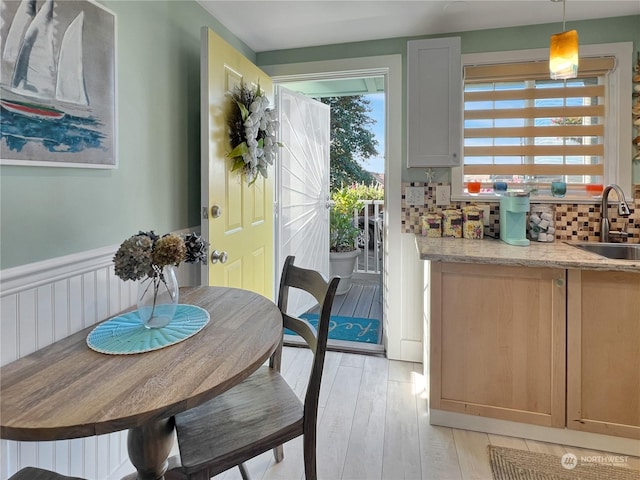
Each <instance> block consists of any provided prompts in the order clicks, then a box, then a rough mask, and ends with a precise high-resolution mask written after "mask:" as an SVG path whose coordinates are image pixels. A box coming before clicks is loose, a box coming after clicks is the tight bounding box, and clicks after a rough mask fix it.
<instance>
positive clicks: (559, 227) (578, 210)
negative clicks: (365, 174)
mask: <svg viewBox="0 0 640 480" xmlns="http://www.w3.org/2000/svg"><path fill="white" fill-rule="evenodd" d="M439 185H442V184H439ZM406 187H424V190H425V195H424V205H408V204H407V203H406V201H405V193H404V192H405V189H406ZM435 191H436V184H434V183H432V184H427V183H423V182H412V183H403V184H402V203H401V206H402V231H403V232H404V233H420V232H421V225H420V219H421V218H422V215H424V214H425V213H427V212H440V211H442V210H444V209H446V208H456V209H461V208H462V207H464V206H466V205H471V204H474V205H487V203H486V202H481V201H478V202H453V203H452V204H451V205H449V206H446V207H440V206H436V194H435ZM610 198H611V199H612V200H615V195H612V196H611V197H610ZM627 203H628V204H629V208H630V210H631V215H630V216H629V217H626V218H625V217H619V216H618V211H617V207H616V206H615V205H613V206H610V207H609V219H610V221H611V230H626V232H627V233H628V234H629V238H628V239H627V242H629V243H640V185H635V186H634V198H633V199H627ZM488 205H489V212H490V215H489V225H488V226H485V231H484V233H485V235H486V236H488V237H496V238H497V237H499V233H500V225H499V218H500V205H499V203H496V202H493V203H488ZM545 206H547V205H545ZM553 207H554V210H555V228H556V240H576V241H585V240H586V241H598V240H599V239H600V204H599V203H598V204H597V205H593V204H588V205H582V204H571V203H558V204H555V205H553ZM535 209H536V203H535V199H534V200H533V201H532V202H531V210H534V211H535Z"/></svg>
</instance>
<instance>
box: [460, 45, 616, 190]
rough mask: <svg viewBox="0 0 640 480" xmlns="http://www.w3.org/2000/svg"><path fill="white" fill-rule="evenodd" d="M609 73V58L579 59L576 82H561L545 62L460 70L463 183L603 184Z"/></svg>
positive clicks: (572, 80)
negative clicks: (521, 179)
mask: <svg viewBox="0 0 640 480" xmlns="http://www.w3.org/2000/svg"><path fill="white" fill-rule="evenodd" d="M613 68H615V59H614V58H613V57H600V58H581V59H580V67H579V76H578V78H576V79H571V80H566V81H563V80H551V79H550V78H549V71H548V64H547V63H546V62H521V63H508V64H495V65H472V66H466V67H465V68H464V85H465V92H464V106H465V109H464V124H465V125H464V139H465V142H464V166H463V169H464V176H465V177H469V176H474V177H476V178H478V177H479V178H480V179H481V180H483V181H484V180H486V181H490V180H493V179H495V178H496V177H500V178H501V179H503V180H504V179H506V180H509V179H510V177H514V180H515V176H523V175H524V176H531V177H537V179H539V180H542V181H544V177H550V176H554V177H557V176H562V177H565V180H566V181H568V182H569V183H579V184H584V183H601V181H602V178H603V176H604V137H605V134H606V132H605V129H604V116H605V105H606V96H607V91H606V88H605V82H604V79H605V77H606V75H607V73H608V72H609V71H611V70H612V69H613Z"/></svg>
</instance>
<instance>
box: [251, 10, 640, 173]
mask: <svg viewBox="0 0 640 480" xmlns="http://www.w3.org/2000/svg"><path fill="white" fill-rule="evenodd" d="M639 25H640V15H633V16H627V17H616V18H606V19H601V20H584V21H576V22H568V23H567V28H572V29H573V28H575V29H577V30H578V35H579V37H580V44H581V45H588V44H595V43H614V42H633V44H634V45H633V47H634V48H633V50H634V52H638V50H640V27H639ZM561 30H562V25H561V23H559V22H558V23H551V24H545V25H533V26H524V27H514V28H500V29H492V30H479V31H473V32H458V33H448V34H446V35H432V36H429V35H423V36H417V37H404V38H391V39H386V40H377V41H371V42H355V43H347V44H342V45H328V46H323V47H309V48H298V49H291V50H278V51H271V52H262V53H258V54H257V62H258V65H261V66H266V65H280V64H287V63H298V62H312V61H321V60H335V59H341V58H357V57H368V56H374V55H391V54H401V55H402V69H403V78H406V76H405V73H406V54H407V41H408V40H413V39H417V38H430V37H445V36H447V37H450V36H459V37H461V40H462V53H463V54H464V53H478V52H492V51H504V50H526V49H530V48H548V47H549V36H550V35H551V34H553V33H557V32H559V31H561ZM635 55H636V53H634V62H635V58H636V57H635ZM403 83H404V82H403ZM402 97H403V106H404V105H406V92H403V96H402ZM402 118H403V128H402V131H403V134H404V132H406V113H404V114H403V116H402ZM629 121H631V119H629ZM402 145H403V147H402V157H403V160H402V165H406V144H405V142H404V141H403V144H402ZM629 161H631V160H629ZM434 170H436V174H437V175H436V181H443V180H444V181H448V180H449V169H434ZM424 172H425V170H424V169H421V168H411V169H409V168H406V167H403V171H402V180H403V181H406V182H410V181H424V180H425V175H424ZM633 173H634V176H633V179H634V183H640V162H638V161H636V162H635V163H634V169H633Z"/></svg>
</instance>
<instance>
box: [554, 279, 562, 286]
mask: <svg viewBox="0 0 640 480" xmlns="http://www.w3.org/2000/svg"><path fill="white" fill-rule="evenodd" d="M553 282H554V283H555V284H556V287H564V279H563V278H556V279H555V280H554V281H553Z"/></svg>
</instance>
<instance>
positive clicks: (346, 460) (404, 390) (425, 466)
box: [216, 347, 640, 480]
mask: <svg viewBox="0 0 640 480" xmlns="http://www.w3.org/2000/svg"><path fill="white" fill-rule="evenodd" d="M310 360H311V354H310V352H309V351H308V350H306V349H302V348H294V347H285V350H284V354H283V368H282V372H283V374H284V376H285V378H286V379H287V381H288V382H289V383H290V385H291V386H292V387H293V388H294V389H295V390H296V392H298V394H299V395H302V392H303V391H304V388H305V386H306V382H307V372H308V368H309V365H310ZM421 372H422V365H421V364H418V363H408V362H398V361H390V360H387V359H385V358H382V357H376V356H366V355H358V354H351V353H339V352H327V357H326V363H325V370H324V375H323V381H322V382H323V383H322V389H321V393H320V413H319V415H320V417H319V419H318V424H319V434H318V446H317V456H318V477H319V478H320V479H322V480H338V479H344V480H347V479H348V480H374V479H379V480H383V479H389V480H397V479H406V480H418V479H429V480H431V479H433V480H468V479H480V480H491V471H490V467H489V460H488V456H487V453H486V447H487V445H489V444H492V445H499V446H506V447H511V448H518V449H522V450H531V451H537V452H544V453H550V454H553V455H559V456H561V455H563V454H564V453H574V454H575V455H577V456H581V455H585V456H586V455H589V456H591V455H604V453H603V452H593V451H588V450H584V449H579V448H575V447H565V446H562V445H554V444H548V443H542V442H535V441H530V440H523V439H520V438H512V437H502V436H496V435H487V434H484V433H478V432H471V431H465V430H456V429H451V428H445V427H436V426H431V425H429V416H428V411H427V401H428V400H427V398H426V395H425V390H424V387H425V385H424V378H423V376H422V374H421ZM284 448H285V459H284V461H282V462H281V463H279V464H277V463H275V462H274V460H273V455H272V454H271V452H267V453H265V454H263V455H261V456H259V457H257V458H255V459H253V460H252V461H251V462H249V464H248V466H249V472H250V475H251V478H252V479H254V480H260V479H262V480H275V479H279V480H302V479H303V478H304V476H303V463H302V442H301V439H300V438H298V439H295V440H292V441H291V442H289V443H287V444H285V447H284ZM616 465H617V466H623V467H626V468H633V469H636V470H640V458H637V457H628V461H627V462H625V463H618V464H616ZM216 479H221V480H236V479H240V474H239V471H238V469H237V468H234V469H232V470H228V471H227V472H225V473H223V474H221V475H219V476H218V477H216Z"/></svg>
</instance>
